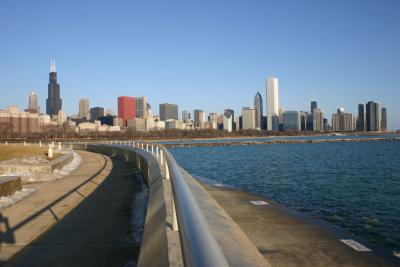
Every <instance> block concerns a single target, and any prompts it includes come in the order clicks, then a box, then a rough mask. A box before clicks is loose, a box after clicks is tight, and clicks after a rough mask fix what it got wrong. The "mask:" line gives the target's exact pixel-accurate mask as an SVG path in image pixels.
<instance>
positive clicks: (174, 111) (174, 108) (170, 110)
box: [160, 103, 178, 121]
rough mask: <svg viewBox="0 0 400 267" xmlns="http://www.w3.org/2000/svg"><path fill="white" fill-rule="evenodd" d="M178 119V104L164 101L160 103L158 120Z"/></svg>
mask: <svg viewBox="0 0 400 267" xmlns="http://www.w3.org/2000/svg"><path fill="white" fill-rule="evenodd" d="M177 119H178V105H175V104H169V103H164V104H160V120H162V121H166V120H177Z"/></svg>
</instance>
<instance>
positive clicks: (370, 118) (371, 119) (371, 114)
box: [366, 101, 381, 131]
mask: <svg viewBox="0 0 400 267" xmlns="http://www.w3.org/2000/svg"><path fill="white" fill-rule="evenodd" d="M379 111H380V109H379V104H378V103H376V102H373V101H369V102H368V103H367V105H366V124H367V131H380V130H381V120H380V114H379Z"/></svg>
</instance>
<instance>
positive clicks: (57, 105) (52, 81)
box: [46, 61, 62, 116]
mask: <svg viewBox="0 0 400 267" xmlns="http://www.w3.org/2000/svg"><path fill="white" fill-rule="evenodd" d="M61 106H62V100H61V98H60V85H59V84H58V83H57V71H56V62H55V61H52V62H51V64H50V74H49V85H48V97H47V99H46V114H48V115H50V116H54V115H58V111H59V110H60V109H61Z"/></svg>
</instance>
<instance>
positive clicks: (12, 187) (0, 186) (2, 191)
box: [0, 176, 22, 197]
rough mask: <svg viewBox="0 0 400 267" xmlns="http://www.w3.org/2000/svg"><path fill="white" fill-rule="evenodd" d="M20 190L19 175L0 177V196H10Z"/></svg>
mask: <svg viewBox="0 0 400 267" xmlns="http://www.w3.org/2000/svg"><path fill="white" fill-rule="evenodd" d="M19 190H22V182H21V177H19V176H3V177H0V197H5V196H10V195H12V194H14V193H15V192H17V191H19Z"/></svg>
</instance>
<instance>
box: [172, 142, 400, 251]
mask: <svg viewBox="0 0 400 267" xmlns="http://www.w3.org/2000/svg"><path fill="white" fill-rule="evenodd" d="M171 152H172V154H173V155H174V157H175V159H176V160H177V162H178V163H179V164H180V165H181V166H182V167H184V168H185V169H186V170H188V171H189V172H190V173H191V174H192V175H194V176H199V177H203V178H207V179H211V180H214V181H215V182H218V183H223V184H227V185H231V186H234V187H237V188H241V189H245V190H247V191H249V192H253V193H256V194H260V195H263V196H265V197H267V198H272V199H274V200H276V201H277V202H280V203H283V204H285V205H287V206H289V207H292V208H295V209H297V210H300V211H304V212H311V213H313V215H314V216H315V217H318V218H322V219H325V220H327V221H329V222H332V223H334V224H336V225H339V226H341V227H344V228H346V229H348V230H349V231H350V232H352V233H354V234H356V235H359V236H362V237H364V238H366V239H368V240H369V241H370V242H371V243H375V244H378V245H381V246H384V247H387V248H390V249H393V250H395V251H399V250H400V142H399V141H373V142H366V143H321V144H290V145H257V146H233V147H194V148H175V149H171Z"/></svg>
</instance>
